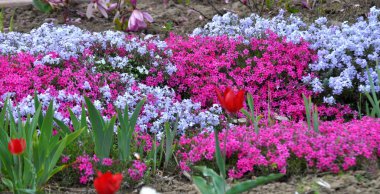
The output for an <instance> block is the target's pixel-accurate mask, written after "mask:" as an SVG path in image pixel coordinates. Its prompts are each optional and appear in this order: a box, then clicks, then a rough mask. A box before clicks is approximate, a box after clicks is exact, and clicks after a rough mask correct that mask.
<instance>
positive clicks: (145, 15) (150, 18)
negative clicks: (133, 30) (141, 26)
mask: <svg viewBox="0 0 380 194" xmlns="http://www.w3.org/2000/svg"><path fill="white" fill-rule="evenodd" d="M143 15H144V18H145V19H146V20H147V21H148V22H150V23H152V22H153V18H152V16H151V15H150V14H149V13H148V12H143Z"/></svg>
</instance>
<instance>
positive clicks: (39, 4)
mask: <svg viewBox="0 0 380 194" xmlns="http://www.w3.org/2000/svg"><path fill="white" fill-rule="evenodd" d="M33 6H34V7H35V8H36V9H38V10H40V11H42V12H44V13H48V12H50V11H51V10H53V8H52V7H51V6H50V4H49V3H47V2H46V1H44V0H33Z"/></svg>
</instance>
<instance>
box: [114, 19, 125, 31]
mask: <svg viewBox="0 0 380 194" xmlns="http://www.w3.org/2000/svg"><path fill="white" fill-rule="evenodd" d="M113 22H114V24H115V30H119V31H127V28H128V20H123V19H121V20H120V19H119V18H115V19H114V21H113Z"/></svg>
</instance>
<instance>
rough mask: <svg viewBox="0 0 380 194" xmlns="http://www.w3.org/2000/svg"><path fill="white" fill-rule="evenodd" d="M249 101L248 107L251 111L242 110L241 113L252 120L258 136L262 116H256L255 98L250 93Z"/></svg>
mask: <svg viewBox="0 0 380 194" xmlns="http://www.w3.org/2000/svg"><path fill="white" fill-rule="evenodd" d="M247 96H248V97H247V99H248V107H249V111H250V113H249V112H248V111H246V110H245V109H241V112H242V113H243V114H244V115H245V116H246V117H247V119H249V120H251V123H252V124H253V126H254V128H255V132H256V134H259V125H258V123H259V121H260V119H261V117H260V116H255V106H254V105H253V98H252V95H251V94H250V93H248V95H247Z"/></svg>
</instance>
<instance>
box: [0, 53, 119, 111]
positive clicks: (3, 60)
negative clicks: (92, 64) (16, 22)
mask: <svg viewBox="0 0 380 194" xmlns="http://www.w3.org/2000/svg"><path fill="white" fill-rule="evenodd" d="M35 60H36V58H35V57H33V56H31V55H29V54H26V53H19V54H18V55H16V56H12V57H10V58H8V57H4V56H1V57H0V69H1V71H0V77H2V81H1V82H0V96H2V95H4V94H6V93H12V94H13V95H12V99H13V100H15V101H16V102H18V101H20V100H21V99H22V98H25V97H26V96H28V95H31V96H33V94H34V92H35V91H37V92H38V93H44V92H48V93H49V94H50V95H51V96H53V97H56V99H57V100H58V102H59V104H60V107H59V110H58V111H59V112H61V113H62V115H63V116H64V117H68V111H67V107H74V106H75V105H79V106H81V103H80V102H79V104H78V101H77V100H78V99H79V97H81V96H82V95H83V94H85V95H86V96H88V97H90V98H92V99H101V97H102V94H101V92H100V90H99V89H100V88H101V87H103V86H105V85H108V87H109V88H110V93H111V100H115V98H116V97H117V94H118V91H120V92H122V91H124V90H125V89H124V87H123V85H122V84H121V82H120V75H119V73H94V72H91V70H90V68H89V67H86V66H85V65H83V64H82V63H81V61H79V60H77V59H75V58H72V59H71V60H68V61H65V62H64V63H63V64H62V65H61V66H60V67H52V66H47V65H33V61H35ZM86 84H88V86H87V87H89V88H90V89H88V88H86V87H85V85H86ZM62 91H64V96H62V97H58V96H59V95H60V92H62ZM61 95H62V94H61ZM69 95H71V96H74V97H76V98H77V99H71V100H69V99H62V100H60V99H61V98H68V96H69ZM107 108H108V109H107V110H105V111H104V112H105V113H110V112H113V107H112V106H111V107H107Z"/></svg>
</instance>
